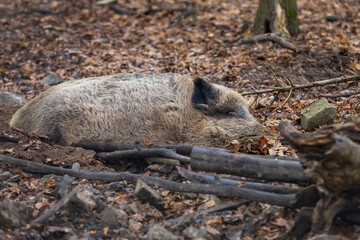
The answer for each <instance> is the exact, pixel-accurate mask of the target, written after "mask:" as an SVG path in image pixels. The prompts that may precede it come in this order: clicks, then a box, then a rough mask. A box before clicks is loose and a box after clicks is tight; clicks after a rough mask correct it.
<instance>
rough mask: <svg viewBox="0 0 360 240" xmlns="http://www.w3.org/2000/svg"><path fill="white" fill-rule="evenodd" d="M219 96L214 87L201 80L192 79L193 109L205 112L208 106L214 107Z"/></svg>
mask: <svg viewBox="0 0 360 240" xmlns="http://www.w3.org/2000/svg"><path fill="white" fill-rule="evenodd" d="M218 97H219V94H218V93H217V89H216V87H215V86H214V85H213V84H211V83H209V82H208V81H206V80H204V79H202V78H195V79H194V92H193V96H192V103H193V104H194V106H195V107H197V108H199V109H202V110H207V109H208V107H209V106H212V105H215V104H216V103H217V101H218Z"/></svg>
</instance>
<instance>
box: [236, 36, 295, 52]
mask: <svg viewBox="0 0 360 240" xmlns="http://www.w3.org/2000/svg"><path fill="white" fill-rule="evenodd" d="M266 41H271V42H274V43H277V44H279V45H280V46H281V47H283V48H286V49H290V50H291V51H294V52H298V51H299V50H298V48H297V47H296V46H295V45H294V44H292V43H290V42H288V41H285V39H284V38H282V37H280V36H278V35H276V34H274V33H264V34H259V35H256V36H252V37H247V38H240V39H238V40H236V42H238V43H239V44H248V43H259V42H266Z"/></svg>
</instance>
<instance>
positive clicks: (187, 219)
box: [173, 210, 196, 229]
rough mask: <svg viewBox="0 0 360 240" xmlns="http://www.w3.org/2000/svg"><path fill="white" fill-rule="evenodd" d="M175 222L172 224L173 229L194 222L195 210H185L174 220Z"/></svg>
mask: <svg viewBox="0 0 360 240" xmlns="http://www.w3.org/2000/svg"><path fill="white" fill-rule="evenodd" d="M176 222H177V223H176V224H175V225H174V226H173V229H177V228H179V229H184V228H186V227H188V226H189V225H190V224H194V223H196V212H194V211H192V210H189V211H186V212H185V213H184V214H183V215H182V216H181V217H179V218H178V219H177V221H176Z"/></svg>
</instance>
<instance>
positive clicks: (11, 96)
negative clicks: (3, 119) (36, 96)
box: [0, 92, 27, 105]
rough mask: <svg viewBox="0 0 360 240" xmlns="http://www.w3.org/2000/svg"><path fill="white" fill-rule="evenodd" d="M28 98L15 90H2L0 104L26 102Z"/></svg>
mask: <svg viewBox="0 0 360 240" xmlns="http://www.w3.org/2000/svg"><path fill="white" fill-rule="evenodd" d="M25 103H27V101H26V99H25V98H24V97H22V96H20V95H18V94H15V93H13V92H0V105H5V104H25Z"/></svg>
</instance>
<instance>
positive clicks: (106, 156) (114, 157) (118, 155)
mask: <svg viewBox="0 0 360 240" xmlns="http://www.w3.org/2000/svg"><path fill="white" fill-rule="evenodd" d="M95 157H96V158H100V159H101V160H103V161H118V160H121V159H129V158H145V157H165V158H171V159H175V160H179V161H180V162H182V163H190V158H189V157H185V156H182V155H180V154H177V153H175V152H174V151H173V150H170V149H164V148H149V149H138V150H125V151H121V152H111V153H97V154H96V155H95Z"/></svg>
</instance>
